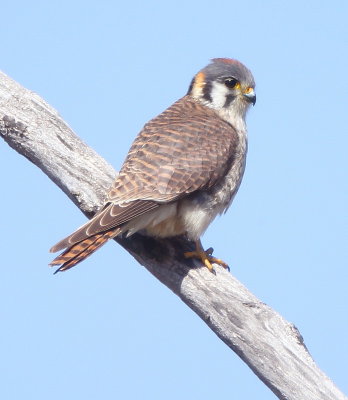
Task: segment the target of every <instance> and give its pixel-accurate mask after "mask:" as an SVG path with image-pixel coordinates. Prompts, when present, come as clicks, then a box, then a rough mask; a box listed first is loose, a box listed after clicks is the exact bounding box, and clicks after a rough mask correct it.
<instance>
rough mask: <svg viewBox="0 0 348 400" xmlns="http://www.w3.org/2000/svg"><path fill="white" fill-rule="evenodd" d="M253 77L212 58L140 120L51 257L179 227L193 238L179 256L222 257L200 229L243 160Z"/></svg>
mask: <svg viewBox="0 0 348 400" xmlns="http://www.w3.org/2000/svg"><path fill="white" fill-rule="evenodd" d="M255 102H256V94H255V81H254V78H253V75H252V73H251V71H250V70H249V69H248V68H247V67H246V66H245V65H244V64H242V63H241V62H240V61H238V60H235V59H231V58H214V59H212V60H211V61H210V63H209V64H208V65H207V66H205V67H204V68H203V69H201V70H200V71H199V72H198V73H197V74H196V75H195V76H194V77H193V79H192V81H191V83H190V85H189V89H188V92H187V93H186V95H184V96H183V97H182V98H180V99H179V100H177V101H176V102H175V103H173V104H172V105H171V106H170V107H169V108H167V109H166V110H165V111H163V112H162V113H161V114H159V115H158V116H157V117H155V118H153V119H152V120H150V121H149V122H148V123H146V124H145V125H144V127H143V129H142V130H141V131H140V133H139V134H138V135H137V137H136V138H135V140H134V142H133V144H132V146H131V147H130V150H129V152H128V155H127V156H126V159H125V161H124V163H123V165H122V168H121V170H120V172H119V174H118V176H117V177H116V179H115V180H114V182H113V184H112V186H111V188H110V190H109V192H108V195H107V199H106V202H105V204H104V205H103V206H102V207H101V209H100V210H99V211H98V212H97V213H96V215H95V216H94V217H93V218H92V219H91V220H90V221H88V222H87V223H86V224H84V225H83V226H81V227H80V228H78V229H77V230H76V231H75V232H73V233H72V234H70V235H69V236H68V237H66V238H65V239H63V240H61V241H59V242H58V243H57V244H56V245H54V246H53V247H52V248H51V249H50V251H51V252H57V251H62V250H63V252H62V253H61V254H60V255H58V256H57V257H56V258H55V259H54V260H53V261H52V262H51V263H50V265H51V266H59V268H58V269H57V270H56V272H59V271H65V270H68V269H70V268H72V267H74V266H75V265H76V264H78V263H80V262H81V261H83V260H84V259H86V258H87V257H88V256H90V255H91V254H92V253H93V252H95V251H96V250H97V249H99V248H100V247H101V246H102V245H104V244H105V243H106V242H107V241H108V240H110V239H112V238H114V237H117V236H122V237H130V236H131V235H133V234H134V233H136V232H139V233H140V234H142V235H145V236H151V237H155V238H171V237H175V236H179V235H185V236H186V237H187V238H188V239H189V240H190V241H193V242H194V243H195V251H191V252H184V256H185V257H186V258H195V259H198V260H199V261H200V262H201V263H202V266H205V267H207V268H208V269H209V271H211V272H215V270H214V268H213V264H214V263H217V264H220V265H221V266H223V267H224V268H228V265H227V264H226V263H225V262H224V261H222V260H220V259H218V258H215V257H213V256H212V249H211V248H209V249H208V250H204V249H203V246H202V243H201V236H202V235H203V233H204V232H205V230H206V229H207V227H208V226H209V225H210V223H211V222H212V221H213V220H214V218H215V217H216V216H217V215H218V214H222V213H224V212H226V211H227V209H228V208H229V206H230V205H231V203H232V201H233V198H234V196H235V195H236V193H237V191H238V188H239V186H240V183H241V180H242V177H243V173H244V169H245V163H246V154H247V146H248V145H247V127H246V114H247V111H248V109H249V108H250V106H251V105H255Z"/></svg>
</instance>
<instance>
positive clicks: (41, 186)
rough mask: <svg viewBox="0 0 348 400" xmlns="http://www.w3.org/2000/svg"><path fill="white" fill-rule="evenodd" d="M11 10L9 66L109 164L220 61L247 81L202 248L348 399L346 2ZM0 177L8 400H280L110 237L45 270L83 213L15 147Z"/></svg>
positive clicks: (4, 15) (1, 358)
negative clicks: (239, 170) (231, 194)
mask: <svg viewBox="0 0 348 400" xmlns="http://www.w3.org/2000/svg"><path fill="white" fill-rule="evenodd" d="M9 3H10V2H4V4H2V5H1V24H0V43H1V62H0V69H1V70H3V71H4V72H5V73H7V74H8V75H10V76H11V77H12V78H13V79H15V80H17V81H18V82H20V83H21V84H23V85H24V86H25V87H27V88H29V89H31V90H33V91H35V92H37V93H38V94H40V95H41V96H42V97H43V98H44V99H45V100H46V101H48V102H49V103H50V104H51V105H52V106H54V107H55V108H56V109H57V110H58V112H59V113H60V114H61V115H62V116H63V117H64V119H65V120H66V121H67V122H68V124H69V125H70V126H71V127H72V128H73V129H74V131H75V132H76V133H77V134H78V135H79V136H81V138H83V140H85V141H86V142H87V143H88V144H90V145H91V146H92V147H93V148H94V149H96V150H97V151H98V152H99V153H100V154H101V155H103V156H104V157H105V158H106V159H107V160H108V161H109V162H110V163H111V164H112V165H114V166H115V168H116V169H118V168H119V167H120V165H121V163H122V161H123V159H124V157H125V155H126V152H127V150H128V148H129V146H130V144H131V142H132V140H133V138H134V137H135V135H136V134H137V133H138V131H139V130H140V129H141V127H142V126H143V124H144V123H145V122H146V121H148V120H149V119H150V118H152V117H154V116H155V115H157V114H158V113H160V112H161V111H162V110H164V109H165V108H166V107H167V106H169V105H170V104H171V103H172V102H174V101H175V100H176V99H178V98H179V97H181V96H182V95H184V94H185V93H186V91H187V88H188V85H189V83H190V80H191V78H192V76H193V75H194V74H195V73H196V72H197V71H198V70H199V69H200V68H202V67H203V66H205V65H206V64H207V63H208V61H209V59H210V58H213V57H233V58H237V59H239V60H241V61H242V62H244V63H245V64H246V65H247V66H248V67H249V68H250V69H251V70H252V71H253V73H254V76H255V80H256V83H257V103H256V106H255V107H254V108H253V109H252V110H251V111H250V113H249V115H248V128H249V154H248V161H247V169H246V173H245V177H244V180H243V182H242V186H241V189H240V191H239V193H238V195H237V197H236V199H235V201H234V204H233V205H232V207H231V208H230V210H229V211H228V213H227V214H226V215H225V216H224V217H222V218H219V219H217V220H216V221H215V222H214V223H213V224H212V225H211V226H210V228H209V230H208V231H207V233H206V234H205V236H204V237H203V243H204V244H205V245H206V246H207V247H209V246H213V247H214V248H215V253H216V255H218V256H219V257H221V258H222V259H225V260H226V261H228V262H229V264H230V265H231V271H232V273H233V274H234V275H235V276H236V277H237V278H238V279H239V280H240V281H241V282H242V283H243V284H244V285H246V286H247V287H248V288H249V289H250V290H251V291H253V292H254V293H255V294H256V295H257V296H258V297H259V298H260V299H261V300H262V301H263V302H265V303H267V304H268V305H270V306H271V307H273V308H274V309H276V310H277V311H278V312H280V313H281V314H282V315H283V316H284V317H285V318H286V319H288V320H289V321H291V322H293V323H295V325H296V326H297V327H298V328H299V329H300V331H301V333H302V335H303V336H304V340H305V343H306V345H307V346H308V348H309V351H310V352H311V354H312V356H313V357H314V359H315V361H316V362H317V363H318V364H319V366H320V367H321V368H322V369H323V370H324V371H325V372H326V373H327V374H328V375H329V376H330V377H331V379H333V380H334V381H335V383H336V384H337V385H338V386H339V387H340V388H341V389H342V390H343V391H344V392H346V393H347V392H348V373H347V371H348V365H347V364H348V361H347V360H348V347H347V346H348V345H347V343H348V341H347V336H348V312H347V304H348V294H347V280H348V272H347V256H348V254H347V230H346V228H347V146H348V136H347V133H348V132H347V115H348V114H347V95H348V84H347V71H348V56H347V54H348V49H347V43H348V28H347V15H348V3H347V2H346V1H344V0H342V1H337V0H332V1H306V2H304V1H302V0H301V1H299V0H294V1H291V2H281V1H244V2H241V1H239V2H235V1H231V0H229V1H218V0H217V1H211V2H208V1H202V0H201V1H196V0H193V1H175V2H174V1H173V2H164V1H153V0H149V1H147V2H142V1H128V2H118V1H98V2H96V1H93V2H91V1H88V0H87V1H86V0H84V1H71V0H70V1H66V0H61V1H59V2H54V1H53V2H47V1H35V0H33V1H30V2H27V1H14V2H12V3H11V5H10V4H9ZM0 177H1V182H2V191H1V193H2V195H1V198H0V204H1V209H2V221H1V230H0V243H1V272H2V273H1V280H0V296H1V303H0V317H1V329H0V354H1V355H0V398H2V399H6V400H17V399H35V400H43V399H47V398H49V399H50V400H57V399H65V400H72V399H85V400H92V399H103V400H104V399H115V398H119V399H151V400H158V399H168V400H171V399H178V398H180V399H200V400H208V399H209V400H210V399H212V398H219V399H258V400H266V399H275V396H274V395H273V393H272V392H270V391H269V389H267V388H266V387H265V386H264V384H263V383H262V382H260V381H259V380H258V378H257V377H256V376H255V375H254V374H253V373H252V372H251V371H250V370H249V369H248V367H246V366H245V365H244V364H243V362H242V361H241V360H240V359H239V358H238V357H237V356H236V355H235V354H234V353H233V352H232V351H231V350H230V349H229V348H228V347H227V346H226V345H225V344H223V343H222V342H221V341H220V340H219V339H218V338H217V337H216V336H215V335H214V334H213V333H212V332H211V331H210V330H209V329H208V328H207V327H206V325H205V324H204V323H203V322H202V321H201V320H200V319H199V318H198V317H197V316H196V315H195V314H193V312H192V311H191V310H189V309H188V308H187V307H186V306H185V305H184V304H183V303H182V302H181V301H180V300H179V298H177V297H176V296H175V295H174V294H173V293H172V292H170V291H169V290H168V289H167V288H165V287H163V286H162V285H161V284H160V283H159V282H157V281H156V280H155V279H154V278H153V277H152V276H151V275H150V274H149V273H148V272H147V271H146V270H145V269H144V268H143V267H141V266H139V265H138V264H137V263H136V262H135V261H134V260H133V259H132V258H131V256H129V255H128V254H127V253H126V252H125V251H124V250H123V249H122V248H120V247H118V246H117V245H116V244H115V243H110V244H108V245H107V246H105V247H104V248H103V249H102V250H100V251H99V252H97V253H96V254H95V255H94V256H93V257H90V258H89V259H88V260H87V261H86V262H84V263H83V264H80V265H79V266H78V267H76V268H75V269H73V270H71V271H69V272H65V273H61V274H57V275H52V270H51V269H49V268H48V267H47V264H48V263H49V261H50V260H51V259H52V255H51V254H49V253H48V249H49V248H50V247H51V246H52V245H53V244H54V243H55V242H57V241H58V240H59V239H61V238H62V237H64V236H65V235H67V234H69V233H70V232H71V231H73V230H74V229H75V228H76V227H78V226H79V225H81V224H82V223H83V222H84V221H85V218H84V216H83V215H82V214H81V213H80V212H79V210H78V209H77V208H75V207H74V205H73V204H72V203H71V202H70V201H69V200H68V199H67V197H66V196H65V195H64V194H63V193H62V192H61V191H60V190H59V189H58V188H57V187H56V186H55V185H54V184H53V183H52V182H50V181H49V179H48V178H46V176H44V175H43V174H42V172H41V171H40V170H39V169H38V168H36V167H34V166H32V165H31V164H30V163H29V162H28V161H27V160H26V159H24V158H23V157H20V156H19V155H17V154H16V153H15V152H14V151H13V150H12V149H10V148H9V147H8V146H7V145H6V144H5V143H4V142H0Z"/></svg>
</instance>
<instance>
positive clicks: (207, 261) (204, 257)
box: [184, 241, 230, 273]
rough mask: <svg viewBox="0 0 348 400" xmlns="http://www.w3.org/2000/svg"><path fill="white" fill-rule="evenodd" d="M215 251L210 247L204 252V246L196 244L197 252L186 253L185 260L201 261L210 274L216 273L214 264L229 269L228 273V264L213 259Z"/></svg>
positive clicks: (218, 259)
mask: <svg viewBox="0 0 348 400" xmlns="http://www.w3.org/2000/svg"><path fill="white" fill-rule="evenodd" d="M213 251H214V249H213V248H212V247H209V249H207V250H204V249H203V247H202V244H201V243H200V241H199V242H196V250H195V251H186V252H185V253H184V256H185V258H196V259H198V260H200V261H202V264H204V265H205V266H206V267H207V268H208V269H209V271H210V272H212V273H215V271H214V268H213V265H212V264H219V265H221V266H222V267H223V268H225V269H227V270H228V271H229V270H230V267H229V266H228V264H226V263H225V262H224V261H222V260H221V259H220V258H216V257H213V256H212V254H213Z"/></svg>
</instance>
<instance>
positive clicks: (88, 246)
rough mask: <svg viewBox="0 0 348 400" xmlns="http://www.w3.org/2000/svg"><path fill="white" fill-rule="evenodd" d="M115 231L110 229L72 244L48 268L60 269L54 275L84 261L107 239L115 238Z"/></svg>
mask: <svg viewBox="0 0 348 400" xmlns="http://www.w3.org/2000/svg"><path fill="white" fill-rule="evenodd" d="M116 231H117V230H115V229H112V230H110V231H107V232H102V233H98V234H96V235H94V236H91V237H88V238H86V239H84V240H82V241H80V242H78V243H75V244H73V245H72V246H71V247H69V248H67V249H66V250H65V251H64V252H63V253H62V254H60V255H59V256H58V257H56V258H55V259H54V260H53V261H52V262H51V263H50V266H57V265H60V267H59V268H58V269H57V270H56V271H55V274H56V273H57V272H59V271H66V270H68V269H70V268H72V267H74V266H75V265H76V264H78V263H80V262H81V261H83V260H85V259H86V258H87V257H89V256H90V255H91V254H92V253H94V252H95V251H96V250H97V249H99V247H101V246H103V244H105V243H106V242H107V241H108V240H109V239H111V238H112V237H114V236H115V234H116V233H117V232H116Z"/></svg>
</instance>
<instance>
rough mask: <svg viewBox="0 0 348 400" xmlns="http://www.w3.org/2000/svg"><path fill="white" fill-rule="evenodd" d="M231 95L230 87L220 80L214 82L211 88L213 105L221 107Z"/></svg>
mask: <svg viewBox="0 0 348 400" xmlns="http://www.w3.org/2000/svg"><path fill="white" fill-rule="evenodd" d="M228 95H229V89H228V88H227V87H226V86H225V85H223V84H222V83H219V82H213V84H212V88H211V99H212V101H211V106H212V107H213V108H217V109H221V108H223V107H224V105H225V103H226V98H227V96H228Z"/></svg>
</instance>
